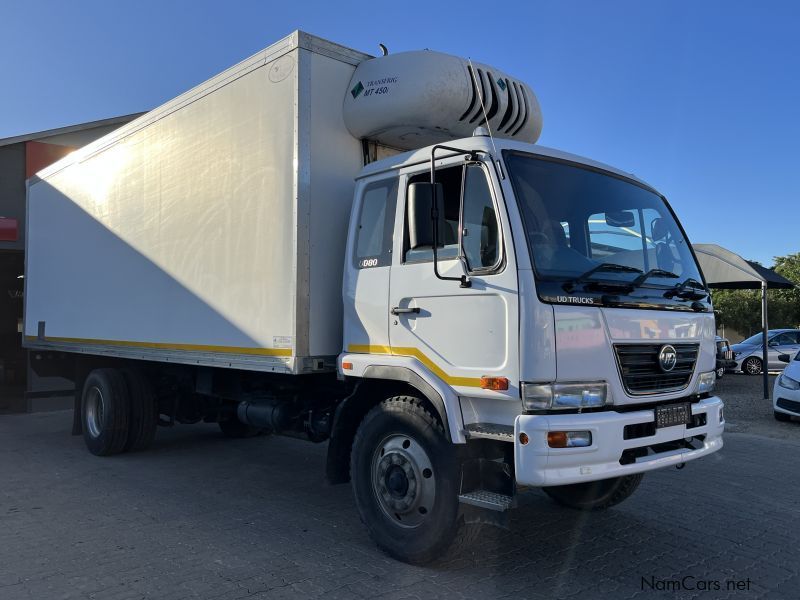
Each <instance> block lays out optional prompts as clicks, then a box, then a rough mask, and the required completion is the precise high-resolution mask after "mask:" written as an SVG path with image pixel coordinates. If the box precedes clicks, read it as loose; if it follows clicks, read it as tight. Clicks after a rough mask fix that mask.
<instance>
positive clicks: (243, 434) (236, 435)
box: [219, 415, 261, 439]
mask: <svg viewBox="0 0 800 600" xmlns="http://www.w3.org/2000/svg"><path fill="white" fill-rule="evenodd" d="M219 428H220V429H221V430H222V433H223V434H225V437H229V438H231V439H242V438H250V437H255V436H257V435H258V434H259V433H261V429H259V428H258V427H253V426H252V425H247V424H246V423H242V422H241V421H240V420H239V419H237V418H236V415H234V416H233V418H230V419H225V420H224V421H220V422H219Z"/></svg>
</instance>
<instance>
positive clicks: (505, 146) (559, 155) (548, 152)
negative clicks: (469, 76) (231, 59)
mask: <svg viewBox="0 0 800 600" xmlns="http://www.w3.org/2000/svg"><path fill="white" fill-rule="evenodd" d="M442 145H444V146H451V147H453V148H458V149H460V150H476V151H482V152H486V153H488V154H491V155H492V156H495V155H498V154H500V153H501V152H502V151H503V150H516V151H518V152H525V153H528V154H533V155H535V156H544V157H547V158H555V159H558V160H563V161H566V162H570V163H575V164H578V165H582V166H586V167H591V168H593V169H598V170H600V171H606V172H607V173H611V174H613V175H617V176H620V177H624V178H625V179H628V180H631V181H633V182H635V183H638V184H639V185H641V186H643V187H646V188H647V189H649V190H652V191H653V192H655V193H658V192H657V191H656V189H655V188H654V187H653V186H651V185H650V184H649V183H647V182H646V181H643V180H641V179H639V178H638V177H636V176H635V175H633V174H632V173H626V172H625V171H622V170H620V169H617V168H615V167H612V166H611V165H607V164H605V163H601V162H598V161H596V160H592V159H590V158H586V157H583V156H578V155H577V154H570V153H569V152H563V151H561V150H556V149H554V148H548V147H547V146H540V145H539V144H527V143H524V142H515V141H512V140H506V139H500V138H495V139H494V143H492V140H491V138H489V137H488V136H482V135H478V136H472V137H468V138H461V139H458V140H452V141H450V142H446V143H444V144H442ZM433 147H434V146H426V147H424V148H420V149H418V150H411V151H409V152H403V153H401V154H396V155H394V156H390V157H388V158H383V159H381V160H377V161H375V162H372V163H370V164H368V165H366V166H364V168H363V169H362V170H361V172H360V173H359V175H358V177H357V179H364V178H367V177H371V176H373V175H377V174H378V173H383V172H386V171H392V170H397V169H401V168H404V167H409V166H412V165H417V164H423V163H426V162H428V161H430V159H431V149H432V148H433ZM495 150H496V151H495ZM436 156H437V159H438V157H443V158H445V157H447V153H446V151H444V150H442V151H440V152H437V154H436ZM498 158H499V157H498Z"/></svg>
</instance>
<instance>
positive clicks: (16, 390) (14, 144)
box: [0, 115, 138, 412]
mask: <svg viewBox="0 0 800 600" xmlns="http://www.w3.org/2000/svg"><path fill="white" fill-rule="evenodd" d="M136 116H138V115H129V116H128V117H122V118H117V119H110V120H106V121H105V122H104V123H108V122H109V121H113V122H112V123H111V124H103V125H98V126H92V125H91V124H87V125H86V126H76V127H68V128H62V130H59V131H50V132H49V135H37V134H34V135H30V136H20V138H21V139H19V140H18V141H14V139H8V140H7V141H6V143H4V144H0V217H4V218H5V220H4V221H3V222H2V223H3V228H2V231H1V232H0V233H1V234H2V235H0V412H9V411H11V412H21V411H26V410H27V411H36V410H52V409H57V408H68V407H70V406H71V398H70V396H69V395H64V394H63V393H62V394H61V395H60V397H58V396H53V395H52V392H53V391H67V390H69V389H70V388H71V387H72V383H71V382H70V381H68V380H65V379H62V378H60V377H52V376H49V375H46V374H42V371H41V370H40V372H39V373H37V371H36V369H35V368H34V367H35V366H36V365H38V364H39V363H40V362H41V360H42V358H43V357H41V356H38V355H37V356H31V355H30V353H28V352H26V351H25V349H23V348H22V337H21V334H20V333H19V332H18V331H17V323H18V321H19V320H20V319H21V318H22V306H23V298H22V287H23V280H22V279H19V275H21V274H22V273H23V268H24V251H25V211H26V188H25V181H26V179H27V178H28V177H30V176H32V175H33V174H34V173H36V172H37V171H39V170H41V169H44V168H45V167H47V166H49V165H50V164H52V163H53V162H55V161H57V160H59V159H61V158H62V157H64V156H66V155H67V154H69V153H70V152H71V151H73V150H75V149H76V148H80V147H82V146H85V145H86V144H89V143H91V142H93V141H95V140H96V139H98V138H100V137H102V136H104V135H106V134H108V133H111V132H112V131H113V130H115V129H117V128H118V127H120V126H122V125H123V124H124V123H127V122H128V121H131V120H133V119H134V118H135V117H136ZM44 133H45V134H47V132H44ZM0 141H2V140H0ZM8 219H15V220H16V221H17V230H16V235H10V233H9V232H11V231H13V230H11V229H10V228H9V227H8V225H9V221H8ZM9 237H13V238H16V239H6V238H9ZM33 363H35V364H33Z"/></svg>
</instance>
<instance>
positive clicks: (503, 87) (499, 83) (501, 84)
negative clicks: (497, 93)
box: [497, 79, 506, 92]
mask: <svg viewBox="0 0 800 600" xmlns="http://www.w3.org/2000/svg"><path fill="white" fill-rule="evenodd" d="M497 87H499V88H500V89H501V90H503V91H504V92H505V91H506V81H505V79H498V80H497Z"/></svg>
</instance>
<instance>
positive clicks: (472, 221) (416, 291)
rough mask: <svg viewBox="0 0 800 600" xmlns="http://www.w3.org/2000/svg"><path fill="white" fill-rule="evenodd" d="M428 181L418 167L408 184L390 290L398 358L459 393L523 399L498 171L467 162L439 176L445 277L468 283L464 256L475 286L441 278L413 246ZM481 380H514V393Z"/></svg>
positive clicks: (425, 251) (425, 253)
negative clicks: (415, 188) (413, 201)
mask: <svg viewBox="0 0 800 600" xmlns="http://www.w3.org/2000/svg"><path fill="white" fill-rule="evenodd" d="M489 164H491V163H489ZM426 178H429V171H420V167H416V170H415V171H409V172H408V173H406V177H405V180H404V181H403V182H402V183H401V186H402V188H403V190H404V192H403V193H402V194H401V199H402V200H401V201H399V202H398V211H397V230H396V233H395V244H396V247H399V248H402V251H400V252H396V253H395V256H394V261H393V264H392V270H391V284H390V291H389V298H390V301H389V307H390V310H391V311H393V312H395V313H397V314H391V315H390V317H389V321H390V322H389V337H390V341H391V351H392V354H397V355H405V356H409V357H413V358H414V359H416V360H417V361H419V363H421V364H422V365H424V367H425V368H427V369H428V370H429V371H430V372H431V373H432V374H433V375H435V376H436V377H438V378H440V379H442V380H443V381H445V382H446V383H447V384H449V385H450V386H452V387H453V388H455V390H456V392H457V393H458V394H459V395H465V396H488V397H493V398H497V397H498V396H508V397H509V398H513V399H514V400H518V398H519V391H518V387H519V383H518V382H519V374H518V371H519V365H518V359H517V332H518V331H519V327H518V295H517V277H516V266H515V263H514V259H513V252H512V253H510V252H508V250H509V249H510V239H511V237H510V233H508V231H509V230H508V224H507V221H506V218H505V214H504V212H502V211H501V210H500V206H501V205H502V203H501V202H500V194H499V191H498V190H499V187H498V186H497V185H496V180H495V173H494V171H493V169H492V168H491V167H489V166H487V164H484V163H466V164H465V163H464V160H463V159H460V160H456V161H451V162H450V163H449V165H445V167H444V168H441V169H439V170H438V171H437V182H438V183H442V185H443V190H444V206H443V207H442V208H441V209H440V210H441V213H440V214H441V216H440V218H442V217H443V220H444V223H441V225H442V227H440V231H442V230H443V232H444V233H443V238H444V239H443V240H441V243H440V247H439V248H438V251H437V252H438V254H439V260H438V265H439V271H440V273H441V274H442V275H444V276H448V277H460V276H461V275H463V274H464V271H463V267H462V262H461V261H460V260H459V259H458V256H459V255H461V256H463V257H464V258H465V262H466V265H467V269H468V273H469V277H470V279H471V282H472V283H471V287H468V288H464V287H460V284H459V282H458V281H445V280H441V279H438V278H437V277H436V276H435V274H434V270H433V252H432V249H431V248H430V247H428V248H416V249H410V248H409V243H408V231H407V223H408V212H407V202H406V199H407V196H408V194H407V191H408V186H409V184H410V183H412V182H416V181H424V180H425V179H426ZM409 309H410V310H409ZM412 311H413V312H412ZM481 377H506V378H507V379H508V381H509V386H508V389H507V390H502V391H491V390H488V389H482V388H481Z"/></svg>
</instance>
